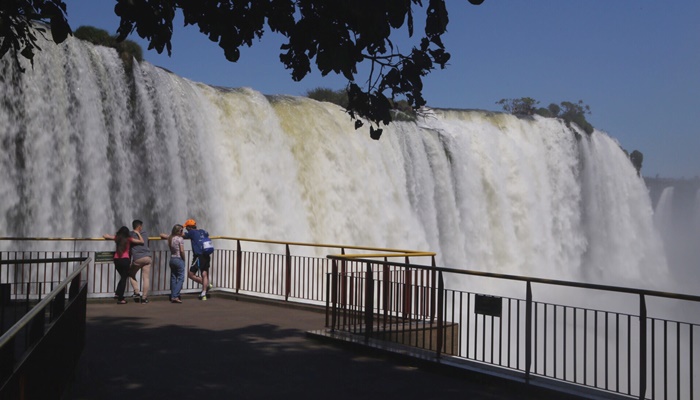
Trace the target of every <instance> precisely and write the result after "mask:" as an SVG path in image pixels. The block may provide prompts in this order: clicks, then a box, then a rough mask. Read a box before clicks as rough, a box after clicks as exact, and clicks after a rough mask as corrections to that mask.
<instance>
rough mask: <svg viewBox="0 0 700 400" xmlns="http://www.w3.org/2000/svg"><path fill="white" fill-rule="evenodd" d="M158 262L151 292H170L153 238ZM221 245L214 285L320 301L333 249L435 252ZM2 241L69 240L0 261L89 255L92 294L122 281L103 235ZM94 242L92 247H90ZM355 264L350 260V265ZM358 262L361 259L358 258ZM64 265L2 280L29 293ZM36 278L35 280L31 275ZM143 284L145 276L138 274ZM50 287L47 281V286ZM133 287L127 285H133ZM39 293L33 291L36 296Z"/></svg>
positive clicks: (160, 248) (1, 273) (163, 252)
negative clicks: (32, 284)
mask: <svg viewBox="0 0 700 400" xmlns="http://www.w3.org/2000/svg"><path fill="white" fill-rule="evenodd" d="M149 239H150V247H151V249H152V258H153V265H152V267H151V271H150V277H149V278H150V279H149V280H150V288H149V293H150V294H153V295H166V294H169V293H170V268H169V266H168V262H169V260H170V255H169V253H170V252H169V250H167V244H166V241H165V240H161V239H160V238H159V237H151V238H149ZM212 239H214V240H215V243H216V250H215V252H214V254H213V255H212V267H211V269H210V271H209V273H210V278H211V280H212V282H213V284H214V285H215V290H217V291H224V292H230V293H242V294H251V295H258V296H265V297H270V298H274V299H281V300H286V301H288V300H294V301H300V302H305V303H311V304H316V305H321V306H322V305H325V303H326V293H327V291H328V288H327V286H326V278H325V277H326V275H327V274H328V273H329V272H330V270H331V262H330V260H328V259H326V258H325V255H326V254H328V253H337V252H340V253H341V254H345V253H346V252H351V251H352V252H355V253H357V254H358V255H362V254H375V253H376V252H377V251H381V252H383V253H386V254H392V255H396V254H409V255H412V256H415V257H418V256H421V257H425V256H434V255H435V253H419V252H414V251H410V250H403V249H384V248H378V247H369V246H347V245H337V244H318V243H302V242H289V241H274V240H261V239H248V238H236V237H228V236H212ZM0 241H1V242H11V243H13V244H16V245H15V246H14V247H15V248H17V247H20V248H26V247H28V246H27V243H40V245H41V246H46V245H47V244H49V245H52V246H54V247H57V245H58V244H63V245H65V247H66V249H63V250H61V251H38V250H14V251H0V260H26V259H51V258H56V257H89V258H90V259H91V261H90V264H89V265H88V266H87V269H86V281H87V284H88V297H89V298H109V297H113V296H114V290H115V287H116V284H117V282H118V281H119V277H118V274H117V272H116V270H115V268H114V263H113V260H112V255H113V248H114V243H113V242H112V241H109V240H104V239H98V238H85V239H75V238H9V237H8V238H1V237H0ZM88 246H89V247H91V249H89V250H88V249H87V248H88ZM189 246H190V245H189V241H186V249H185V262H186V264H187V265H189V264H190V261H191V259H192V256H193V254H192V251H191V249H190V248H189ZM352 264H353V263H350V264H349V267H348V268H350V269H352V268H353V266H352ZM355 264H356V265H358V266H359V264H357V263H355ZM66 274H67V271H66V270H65V267H60V266H57V265H53V264H51V263H46V264H44V265H42V266H39V265H34V264H25V265H24V266H23V267H21V268H20V267H18V268H15V269H9V268H8V269H3V270H0V284H2V283H10V282H11V283H13V286H12V292H11V294H10V296H11V297H12V298H19V297H23V296H26V289H25V288H24V286H23V285H20V283H22V282H29V281H30V280H31V281H32V282H37V283H42V282H50V281H52V280H56V279H60V277H63V276H66ZM30 278H31V279H30ZM138 281H139V285H140V289H142V281H143V280H142V279H138ZM44 287H45V285H44ZM128 289H129V288H127V290H128ZM200 290H201V288H200V287H199V285H198V284H196V283H195V282H193V281H191V280H189V279H186V280H185V284H184V286H183V290H182V291H183V292H184V293H198V292H199V291H200ZM35 295H36V294H35V293H34V292H32V296H35Z"/></svg>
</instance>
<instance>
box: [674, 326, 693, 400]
mask: <svg viewBox="0 0 700 400" xmlns="http://www.w3.org/2000/svg"><path fill="white" fill-rule="evenodd" d="M691 356H692V355H691ZM676 398H679V399H681V398H683V397H682V396H681V325H680V323H679V322H676Z"/></svg>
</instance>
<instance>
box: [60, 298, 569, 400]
mask: <svg viewBox="0 0 700 400" xmlns="http://www.w3.org/2000/svg"><path fill="white" fill-rule="evenodd" d="M324 322H325V316H324V314H322V313H319V312H313V311H309V310H303V309H299V308H290V307H284V306H278V305H274V304H269V303H268V304H266V303H260V302H251V301H243V300H236V299H234V298H231V297H225V296H224V295H216V294H215V296H214V297H213V298H211V299H210V300H208V301H206V302H202V301H199V300H197V299H195V298H194V297H186V298H183V304H171V303H170V302H168V301H167V300H166V299H165V298H160V299H158V298H155V297H153V298H152V299H151V302H150V303H149V304H143V305H142V304H137V303H133V302H129V304H126V305H117V304H114V303H113V302H111V301H110V302H90V303H89V304H88V308H87V334H86V336H87V339H86V345H85V350H84V352H83V355H82V359H81V366H80V368H79V370H78V372H77V375H76V381H75V384H74V387H73V389H72V390H71V392H70V393H69V395H68V396H67V398H68V399H100V400H107V399H119V400H125V399H128V400H137V399H149V400H153V399H177V400H180V399H204V398H206V399H277V398H285V399H320V398H332V399H354V400H359V399H379V398H391V399H394V398H401V399H449V398H454V399H458V398H459V399H510V398H518V399H527V398H533V399H535V398H537V399H541V398H545V397H542V394H541V393H540V394H537V395H529V394H528V395H526V394H525V393H523V392H522V391H520V392H517V391H514V390H517V388H512V387H511V388H509V387H508V385H503V383H502V382H498V381H495V382H492V381H490V380H481V379H479V378H473V377H472V378H468V377H465V376H462V375H459V374H445V373H440V372H437V371H433V370H431V369H430V368H423V367H419V366H417V365H418V364H413V363H411V362H410V360H403V359H402V360H397V359H394V358H388V357H384V356H382V355H380V354H377V353H371V352H362V351H360V352H358V351H357V349H352V350H351V349H348V348H345V347H342V346H336V345H333V344H327V343H324V342H321V341H316V340H311V339H309V338H308V337H307V335H306V332H307V331H310V330H318V329H322V328H323V326H324ZM553 398H563V397H562V396H559V397H553Z"/></svg>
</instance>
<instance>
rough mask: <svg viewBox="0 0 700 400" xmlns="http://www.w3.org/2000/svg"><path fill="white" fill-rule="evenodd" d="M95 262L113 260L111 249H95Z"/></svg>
mask: <svg viewBox="0 0 700 400" xmlns="http://www.w3.org/2000/svg"><path fill="white" fill-rule="evenodd" d="M95 262H96V263H111V262H114V252H113V251H96V252H95Z"/></svg>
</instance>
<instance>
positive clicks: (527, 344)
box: [525, 280, 532, 382]
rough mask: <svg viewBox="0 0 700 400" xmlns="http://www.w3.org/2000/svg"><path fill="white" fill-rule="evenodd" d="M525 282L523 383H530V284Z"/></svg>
mask: <svg viewBox="0 0 700 400" xmlns="http://www.w3.org/2000/svg"><path fill="white" fill-rule="evenodd" d="M526 282H527V287H526V294H525V382H530V366H531V361H532V287H531V286H532V284H531V283H530V281H529V280H528V281H526Z"/></svg>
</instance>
